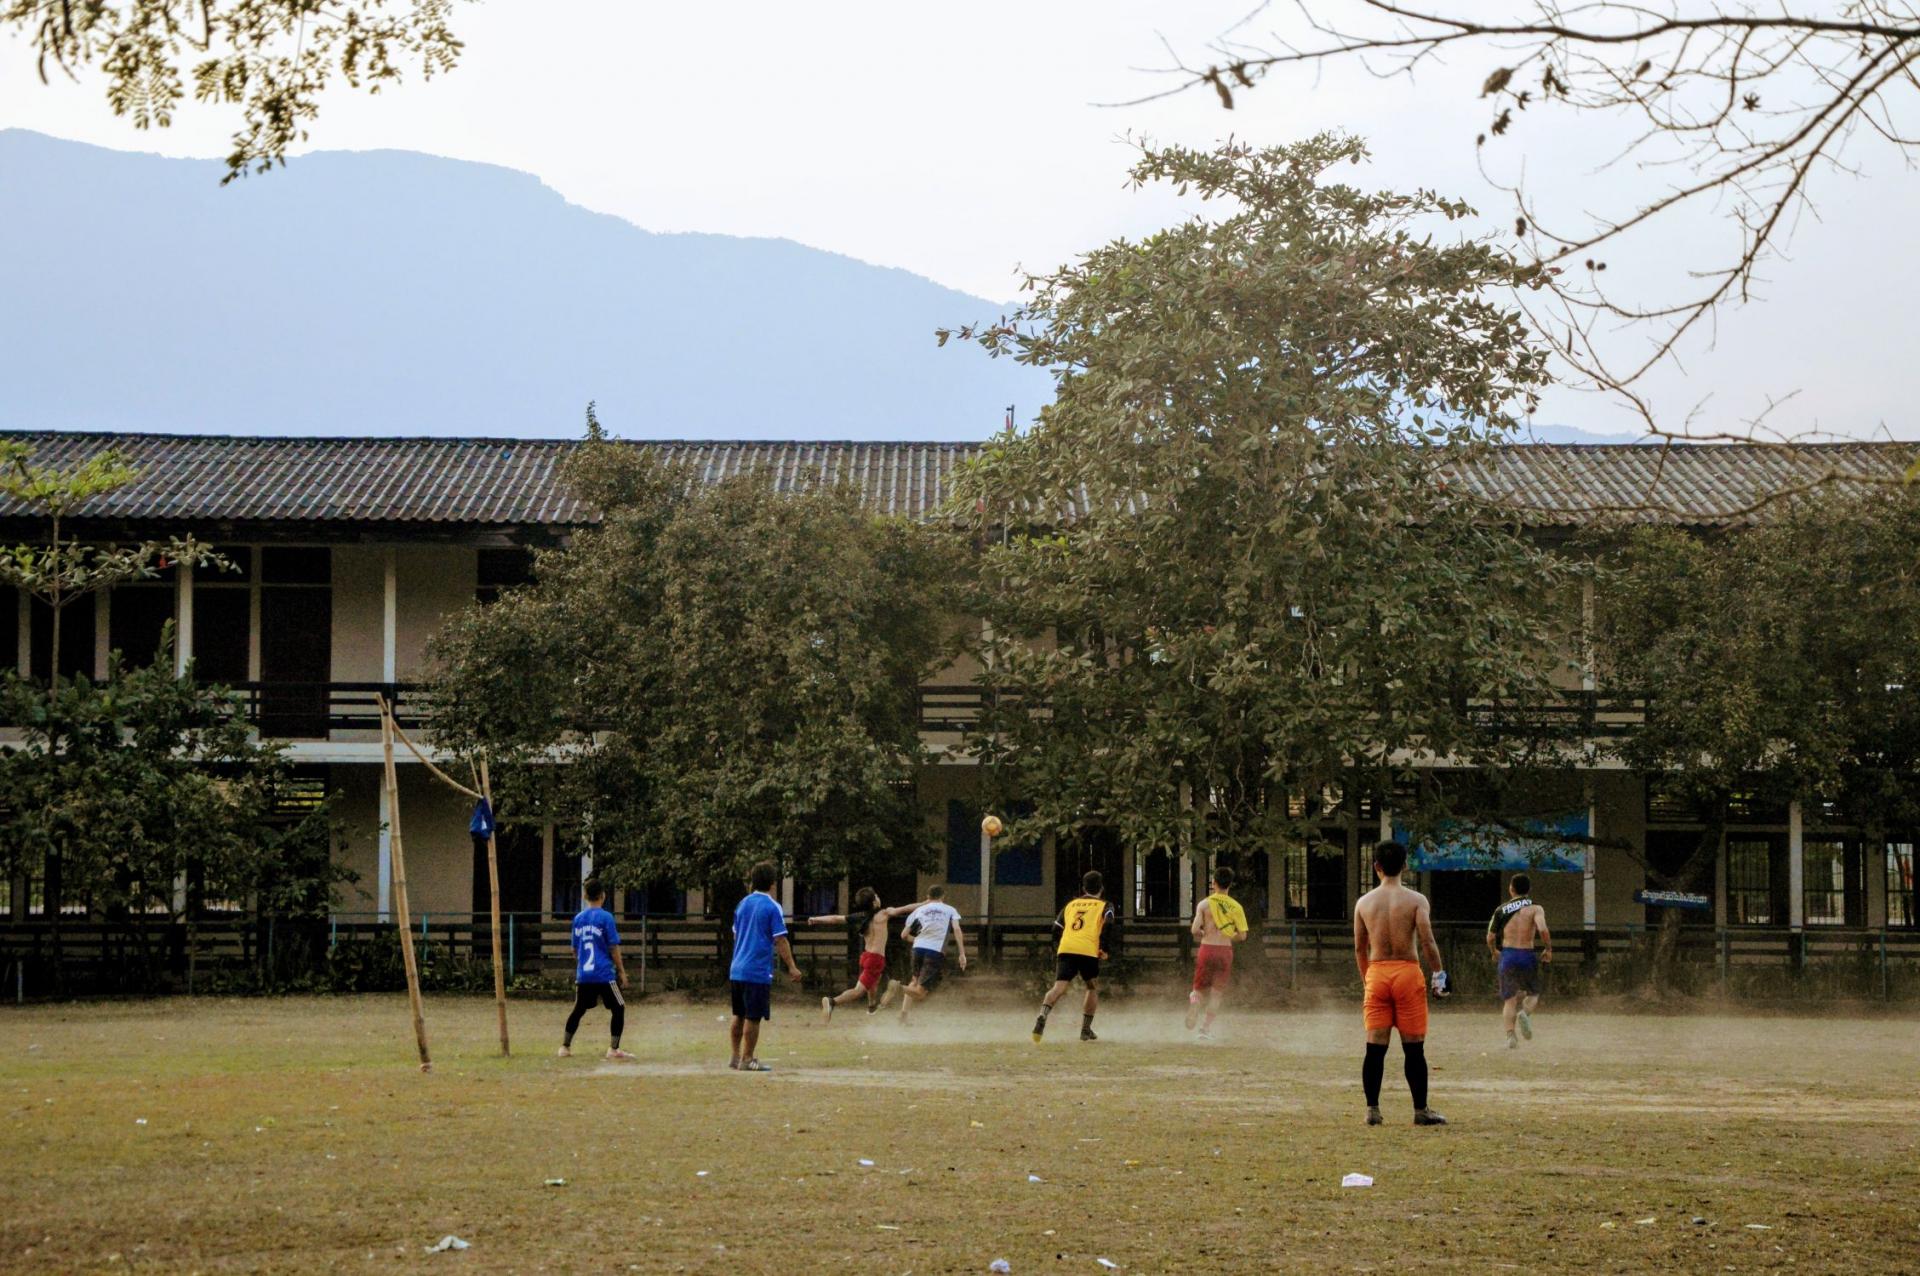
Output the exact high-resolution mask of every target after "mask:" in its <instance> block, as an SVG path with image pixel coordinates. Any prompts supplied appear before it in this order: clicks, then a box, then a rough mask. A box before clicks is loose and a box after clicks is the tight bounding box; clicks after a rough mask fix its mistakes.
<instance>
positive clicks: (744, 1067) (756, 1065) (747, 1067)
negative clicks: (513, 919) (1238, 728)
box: [740, 1059, 1446, 1125]
mask: <svg viewBox="0 0 1920 1276" xmlns="http://www.w3.org/2000/svg"><path fill="white" fill-rule="evenodd" d="M740 1071H742V1072H772V1071H773V1069H772V1068H769V1067H768V1066H767V1065H766V1064H764V1063H762V1062H760V1061H759V1060H758V1059H749V1060H747V1061H746V1062H745V1063H743V1064H741V1065H740ZM1441 1124H1442V1125H1444V1124H1446V1123H1445V1122H1444V1121H1443V1122H1441Z"/></svg>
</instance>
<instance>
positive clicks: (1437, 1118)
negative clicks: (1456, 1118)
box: [1413, 1108, 1447, 1125]
mask: <svg viewBox="0 0 1920 1276" xmlns="http://www.w3.org/2000/svg"><path fill="white" fill-rule="evenodd" d="M1413 1123H1414V1124H1415V1125H1445V1124H1446V1123H1447V1119H1446V1118H1445V1117H1443V1116H1441V1115H1440V1114H1439V1113H1438V1112H1435V1111H1434V1110H1433V1109H1432V1108H1421V1109H1420V1110H1419V1111H1418V1112H1415V1113H1414V1114H1413Z"/></svg>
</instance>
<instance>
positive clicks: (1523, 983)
mask: <svg viewBox="0 0 1920 1276" xmlns="http://www.w3.org/2000/svg"><path fill="white" fill-rule="evenodd" d="M1532 889H1533V883H1532V882H1531V881H1529V880H1528V878H1527V875H1526V874H1525V873H1515V874H1514V875H1513V880H1512V881H1511V882H1509V883H1508V884H1507V892H1508V894H1509V895H1511V896H1512V898H1510V899H1509V900H1507V902H1506V903H1504V904H1502V905H1500V907H1499V908H1497V909H1495V910H1494V913H1493V918H1492V920H1490V921H1488V922H1487V948H1488V949H1489V950H1490V951H1491V952H1492V953H1493V956H1494V960H1495V961H1497V962H1499V963H1500V965H1499V971H1500V1002H1501V1006H1500V1016H1501V1019H1502V1020H1503V1021H1504V1022H1505V1023H1506V1027H1507V1049H1509V1050H1518V1049H1519V1048H1520V1038H1519V1037H1516V1036H1514V1035H1513V1029H1514V1025H1515V1024H1516V1023H1517V1024H1518V1025H1519V1028H1520V1031H1521V1033H1522V1034H1524V1035H1525V1036H1526V1039H1527V1040H1528V1041H1532V1040H1533V1011H1534V1007H1536V1006H1538V1005H1539V1004H1540V966H1541V964H1542V963H1547V964H1551V963H1552V961H1553V932H1551V931H1549V930H1548V929H1547V910H1546V909H1544V908H1542V907H1540V905H1538V904H1536V903H1534V902H1533V901H1532V900H1531V899H1529V898H1528V897H1527V892H1528V891H1530V890H1532ZM1536 936H1537V937H1538V938H1539V940H1540V947H1541V951H1540V952H1539V953H1535V952H1534V950H1533V941H1534V939H1535V937H1536Z"/></svg>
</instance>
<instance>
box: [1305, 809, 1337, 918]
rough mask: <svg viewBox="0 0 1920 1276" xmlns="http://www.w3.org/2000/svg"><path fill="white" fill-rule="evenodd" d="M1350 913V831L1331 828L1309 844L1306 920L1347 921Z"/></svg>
mask: <svg viewBox="0 0 1920 1276" xmlns="http://www.w3.org/2000/svg"><path fill="white" fill-rule="evenodd" d="M1346 916H1347V831H1346V830H1345V829H1341V828H1331V829H1328V830H1326V831H1325V833H1324V834H1323V836H1322V840H1320V841H1318V842H1313V843H1310V844H1309V845H1308V847H1307V920H1309V921H1316V922H1337V921H1344V920H1345V919H1346Z"/></svg>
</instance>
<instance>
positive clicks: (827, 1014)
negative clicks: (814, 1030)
mask: <svg viewBox="0 0 1920 1276" xmlns="http://www.w3.org/2000/svg"><path fill="white" fill-rule="evenodd" d="M832 1022H833V998H831V997H822V998H821V999H820V1026H821V1027H822V1028H824V1027H826V1026H827V1025H828V1024H830V1023H832Z"/></svg>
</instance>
